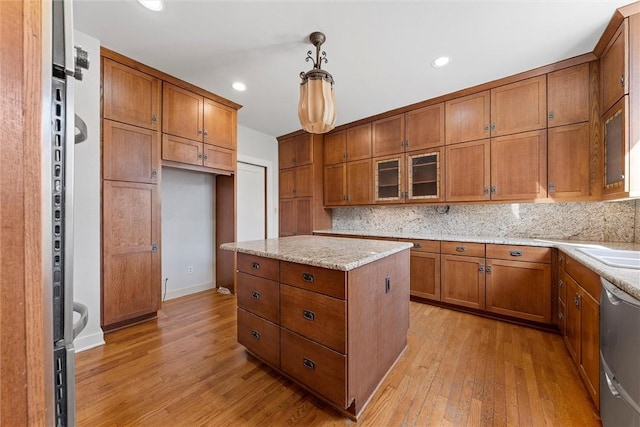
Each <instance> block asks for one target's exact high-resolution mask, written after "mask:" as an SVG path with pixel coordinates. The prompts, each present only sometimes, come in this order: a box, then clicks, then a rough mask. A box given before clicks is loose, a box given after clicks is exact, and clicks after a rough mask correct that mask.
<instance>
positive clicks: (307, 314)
mask: <svg viewBox="0 0 640 427" xmlns="http://www.w3.org/2000/svg"><path fill="white" fill-rule="evenodd" d="M302 317H304V318H305V319H307V320H316V314H315V313H314V312H313V311H310V310H302Z"/></svg>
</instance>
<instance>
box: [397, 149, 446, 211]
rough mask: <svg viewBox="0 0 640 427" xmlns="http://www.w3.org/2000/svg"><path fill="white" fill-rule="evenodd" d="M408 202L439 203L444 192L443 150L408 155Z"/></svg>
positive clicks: (442, 198)
mask: <svg viewBox="0 0 640 427" xmlns="http://www.w3.org/2000/svg"><path fill="white" fill-rule="evenodd" d="M406 160H407V165H406V170H407V200H412V201H425V202H437V201H441V200H444V195H443V191H442V184H443V183H442V173H441V171H442V170H443V168H442V149H440V148H438V149H431V150H429V151H427V152H424V151H423V152H420V151H418V152H412V153H407V154H406Z"/></svg>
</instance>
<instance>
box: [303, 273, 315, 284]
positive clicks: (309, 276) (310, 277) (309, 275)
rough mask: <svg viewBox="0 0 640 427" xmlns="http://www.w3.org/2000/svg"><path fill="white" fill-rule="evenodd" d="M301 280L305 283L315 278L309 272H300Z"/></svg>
mask: <svg viewBox="0 0 640 427" xmlns="http://www.w3.org/2000/svg"><path fill="white" fill-rule="evenodd" d="M302 280H304V281H305V282H307V283H313V282H314V281H315V280H316V278H315V277H314V276H313V274H311V273H302Z"/></svg>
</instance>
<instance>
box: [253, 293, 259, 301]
mask: <svg viewBox="0 0 640 427" xmlns="http://www.w3.org/2000/svg"><path fill="white" fill-rule="evenodd" d="M251 298H253V299H254V300H256V301H257V300H259V299H260V292H256V291H252V292H251Z"/></svg>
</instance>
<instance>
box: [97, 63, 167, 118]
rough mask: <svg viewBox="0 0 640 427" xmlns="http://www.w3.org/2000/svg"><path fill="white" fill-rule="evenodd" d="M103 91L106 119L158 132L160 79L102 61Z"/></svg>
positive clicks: (104, 115) (117, 64) (124, 66)
mask: <svg viewBox="0 0 640 427" xmlns="http://www.w3.org/2000/svg"><path fill="white" fill-rule="evenodd" d="M102 89H103V105H102V113H103V117H104V118H105V119H110V120H114V121H117V122H122V123H127V124H130V125H134V126H140V127H144V128H146V129H152V130H159V129H160V97H161V90H162V86H161V81H160V79H157V78H155V77H153V76H150V75H148V74H145V73H143V72H141V71H138V70H135V69H133V68H131V67H128V66H126V65H122V64H120V63H119V62H115V61H112V60H110V59H108V58H102Z"/></svg>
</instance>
